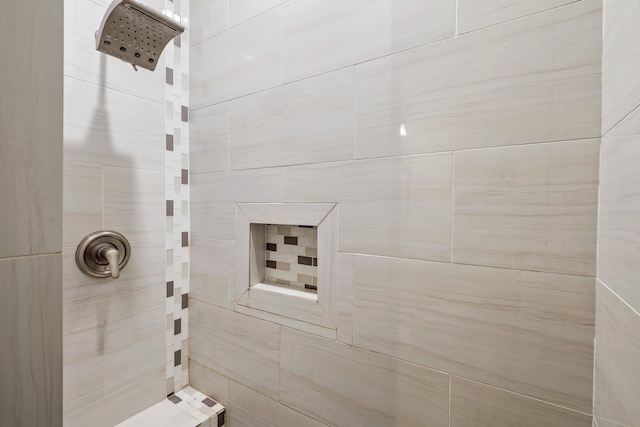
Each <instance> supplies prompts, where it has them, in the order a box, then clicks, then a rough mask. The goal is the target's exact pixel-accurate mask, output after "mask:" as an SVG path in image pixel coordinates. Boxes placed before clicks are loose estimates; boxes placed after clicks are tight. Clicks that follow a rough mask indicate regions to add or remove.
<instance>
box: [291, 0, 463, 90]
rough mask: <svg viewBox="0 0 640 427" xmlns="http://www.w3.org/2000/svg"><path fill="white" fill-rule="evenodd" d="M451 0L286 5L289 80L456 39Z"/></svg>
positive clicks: (329, 0) (307, 0) (306, 0)
mask: <svg viewBox="0 0 640 427" xmlns="http://www.w3.org/2000/svg"><path fill="white" fill-rule="evenodd" d="M454 29H455V1H452V0H444V1H443V0H407V1H403V2H394V1H392V0H324V1H318V0H299V1H295V2H289V3H287V4H286V5H285V6H284V29H283V31H284V33H283V59H284V62H283V69H284V81H287V82H290V81H294V80H298V79H302V78H305V77H309V76H312V75H316V74H320V73H324V72H327V71H332V70H336V69H339V68H342V67H346V66H349V65H353V64H357V63H360V62H363V61H368V60H371V59H374V58H378V57H380V56H384V55H389V54H392V53H395V52H399V51H401V50H404V49H409V48H412V47H416V46H420V45H423V44H426V43H431V42H434V41H437V40H442V39H445V38H447V37H452V36H453V34H454Z"/></svg>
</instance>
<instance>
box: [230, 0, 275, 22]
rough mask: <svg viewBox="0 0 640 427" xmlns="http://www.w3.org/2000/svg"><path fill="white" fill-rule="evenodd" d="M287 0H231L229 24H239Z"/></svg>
mask: <svg viewBox="0 0 640 427" xmlns="http://www.w3.org/2000/svg"><path fill="white" fill-rule="evenodd" d="M286 2H287V0H229V2H228V3H229V25H230V26H234V25H238V24H240V23H242V22H244V21H246V20H247V19H251V18H253V17H254V16H256V15H259V14H261V13H263V12H265V11H267V10H269V9H272V8H274V7H276V6H278V5H280V4H282V3H286Z"/></svg>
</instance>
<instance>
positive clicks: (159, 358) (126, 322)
mask: <svg viewBox="0 0 640 427" xmlns="http://www.w3.org/2000/svg"><path fill="white" fill-rule="evenodd" d="M165 330H166V314H165V307H164V306H162V307H158V308H154V309H151V310H147V311H143V312H141V313H137V314H134V315H132V316H129V317H125V318H122V319H118V320H109V321H107V323H106V325H105V387H106V394H107V395H109V394H113V393H116V392H119V391H121V390H123V389H126V388H127V387H129V386H131V385H132V384H153V383H155V382H156V381H158V380H160V379H162V380H165V379H166V378H165V352H164V348H165ZM163 389H165V390H166V384H163Z"/></svg>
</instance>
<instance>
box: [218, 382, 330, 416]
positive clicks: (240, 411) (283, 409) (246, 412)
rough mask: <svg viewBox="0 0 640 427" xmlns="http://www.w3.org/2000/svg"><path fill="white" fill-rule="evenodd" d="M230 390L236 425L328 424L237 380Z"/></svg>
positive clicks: (232, 413)
mask: <svg viewBox="0 0 640 427" xmlns="http://www.w3.org/2000/svg"><path fill="white" fill-rule="evenodd" d="M230 390H231V405H229V423H230V424H232V425H233V426H234V427H256V426H260V427H282V426H296V427H325V426H326V425H325V424H322V423H321V422H319V421H316V420H314V419H313V418H309V417H307V416H306V415H303V414H301V413H300V412H296V411H294V410H293V409H291V408H289V407H287V406H284V405H282V404H281V403H280V402H277V401H275V400H272V399H269V398H268V397H265V396H263V395H261V394H259V393H256V392H255V391H253V390H251V389H250V388H247V387H245V386H243V385H242V384H238V383H236V382H235V381H231V388H230Z"/></svg>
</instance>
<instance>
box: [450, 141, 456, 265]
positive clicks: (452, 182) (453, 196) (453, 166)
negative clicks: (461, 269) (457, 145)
mask: <svg viewBox="0 0 640 427" xmlns="http://www.w3.org/2000/svg"><path fill="white" fill-rule="evenodd" d="M455 159H456V153H455V151H454V152H453V153H451V258H450V260H451V264H453V230H454V228H453V227H454V223H453V218H454V216H453V214H454V212H455V211H454V206H455V196H456V192H455V185H456V182H455V178H456V175H455V167H456V162H455Z"/></svg>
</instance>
